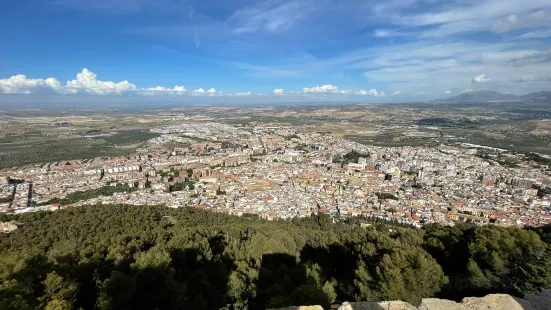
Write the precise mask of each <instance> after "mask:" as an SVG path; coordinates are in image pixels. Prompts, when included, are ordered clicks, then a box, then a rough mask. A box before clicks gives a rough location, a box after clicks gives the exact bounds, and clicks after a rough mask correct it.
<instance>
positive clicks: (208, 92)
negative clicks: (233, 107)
mask: <svg viewBox="0 0 551 310" xmlns="http://www.w3.org/2000/svg"><path fill="white" fill-rule="evenodd" d="M193 95H194V96H215V95H216V89H214V88H211V89H209V90H204V89H203V88H199V89H196V90H194V91H193Z"/></svg>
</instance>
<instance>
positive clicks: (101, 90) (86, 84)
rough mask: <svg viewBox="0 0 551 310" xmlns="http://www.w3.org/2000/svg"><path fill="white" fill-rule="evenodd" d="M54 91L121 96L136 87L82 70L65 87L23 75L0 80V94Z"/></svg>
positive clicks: (53, 80) (52, 81)
mask: <svg viewBox="0 0 551 310" xmlns="http://www.w3.org/2000/svg"><path fill="white" fill-rule="evenodd" d="M45 90H46V91H54V92H56V93H58V94H76V93H88V94H93V95H108V94H121V93H124V92H130V91H135V90H137V88H136V85H134V84H132V83H130V82H128V81H122V82H119V83H115V82H111V81H100V80H98V79H97V75H96V74H94V73H93V72H90V71H89V70H88V69H86V68H84V69H82V71H81V72H80V73H78V74H77V77H76V79H75V80H71V81H68V82H67V83H66V85H65V86H62V85H61V83H60V82H59V81H58V80H56V79H55V78H48V79H45V80H43V79H30V78H27V77H26V76H24V75H16V76H12V77H10V78H9V79H4V80H0V92H2V93H12V94H31V93H36V92H41V91H45Z"/></svg>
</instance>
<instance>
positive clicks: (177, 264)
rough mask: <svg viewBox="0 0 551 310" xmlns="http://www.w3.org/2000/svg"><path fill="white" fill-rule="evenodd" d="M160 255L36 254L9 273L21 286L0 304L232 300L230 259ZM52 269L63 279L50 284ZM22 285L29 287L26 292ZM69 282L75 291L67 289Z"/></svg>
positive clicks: (107, 305) (191, 253) (204, 304)
mask: <svg viewBox="0 0 551 310" xmlns="http://www.w3.org/2000/svg"><path fill="white" fill-rule="evenodd" d="M214 242H215V243H216V241H214ZM220 245H221V244H220V243H218V244H216V245H215V246H213V249H214V248H215V247H216V246H220ZM213 249H211V251H212V252H213V253H215V252H219V253H221V252H220V251H222V252H223V251H224V249H223V247H218V248H217V249H215V250H213ZM159 253H161V254H159V255H150V256H148V257H147V258H146V259H145V262H143V263H142V264H141V265H137V264H130V263H129V262H128V261H126V260H120V261H118V262H115V261H113V260H110V261H93V260H88V261H86V260H81V261H79V260H77V259H75V257H74V256H73V255H68V254H65V255H62V256H58V257H55V258H54V260H55V263H52V262H51V260H48V259H47V258H46V257H45V255H37V256H34V257H32V258H30V259H29V260H28V261H27V262H28V264H27V266H26V267H25V268H23V269H22V270H20V271H18V272H16V273H13V274H12V275H11V276H10V280H13V281H15V282H14V283H17V285H18V286H14V287H7V288H6V289H2V290H1V291H0V308H2V309H24V308H35V307H34V306H32V305H37V308H44V307H45V306H46V304H48V303H49V302H53V301H59V300H66V301H67V302H70V303H72V304H73V306H74V308H75V309H198V310H203V309H204V310H209V309H220V308H223V307H225V306H226V305H227V304H229V303H231V301H230V300H229V297H228V294H227V283H228V280H229V275H230V273H231V270H232V268H234V262H233V261H232V260H230V259H228V258H227V257H224V256H222V255H220V254H214V255H213V257H212V259H210V260H208V259H206V258H204V257H203V256H202V255H201V254H200V251H199V250H198V249H195V248H190V249H175V250H173V251H171V252H170V253H166V252H161V251H159ZM50 259H51V258H50ZM53 273H55V274H56V275H58V276H59V281H58V282H55V283H53V285H54V286H53V287H49V288H46V287H45V285H43V283H44V281H45V279H46V277H47V275H48V274H53ZM21 286H24V287H27V288H29V289H30V290H27V291H26V294H25V295H23V296H22V295H20V292H21ZM71 286H73V287H74V288H76V289H74V290H72V291H69V290H68V288H70V287H71ZM18 294H19V295H18ZM14 296H17V299H18V300H15V299H14Z"/></svg>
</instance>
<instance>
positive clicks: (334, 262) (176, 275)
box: [0, 205, 551, 310]
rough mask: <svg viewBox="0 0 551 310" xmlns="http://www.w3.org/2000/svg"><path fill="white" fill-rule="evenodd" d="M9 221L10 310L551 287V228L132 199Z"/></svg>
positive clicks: (321, 300)
mask: <svg viewBox="0 0 551 310" xmlns="http://www.w3.org/2000/svg"><path fill="white" fill-rule="evenodd" d="M10 219H13V220H16V221H17V222H18V223H19V224H20V228H19V229H17V230H15V231H13V232H12V233H10V234H4V235H1V236H0V309H35V308H46V309H80V308H82V309H175V308H176V309H179V308H183V309H228V310H229V309H266V308H270V307H285V306H291V305H303V304H320V305H322V306H324V307H328V306H329V305H330V304H331V303H333V302H341V301H345V300H348V301H352V300H362V301H378V300H396V299H400V300H404V301H407V302H410V303H413V304H416V303H419V302H420V300H421V298H425V297H432V296H437V297H441V298H451V299H461V298H462V297H465V296H479V295H484V294H487V293H490V292H492V293H493V292H503V293H511V294H514V295H522V294H523V293H532V292H535V291H538V290H541V289H543V288H546V287H550V285H551V278H550V277H551V268H550V267H551V255H550V248H549V244H548V243H546V242H545V241H542V239H541V238H540V235H543V234H545V233H546V232H548V231H549V230H548V229H547V230H545V229H541V230H525V229H518V228H501V227H493V226H486V227H474V226H468V225H458V226H456V227H443V226H439V225H428V226H426V227H425V228H424V229H414V228H403V227H395V226H389V225H390V224H385V223H379V224H378V225H374V226H372V227H368V228H362V227H359V226H357V225H353V224H350V222H346V223H343V222H340V223H336V224H333V223H332V222H331V220H330V219H329V217H328V216H327V215H324V214H320V215H319V216H312V217H310V218H302V219H295V220H293V221H283V220H278V221H266V220H262V219H259V218H258V217H255V216H243V217H236V216H229V215H225V214H220V213H212V212H207V211H202V210H197V209H193V208H180V209H171V208H167V207H163V206H146V207H137V206H122V205H103V206H102V205H98V206H87V207H74V208H68V209H65V210H60V211H55V212H37V213H27V214H23V215H18V216H15V217H12V218H10ZM545 236H548V235H545ZM546 240H549V239H548V238H547V239H546Z"/></svg>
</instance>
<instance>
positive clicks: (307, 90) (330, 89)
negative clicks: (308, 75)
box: [302, 84, 339, 94]
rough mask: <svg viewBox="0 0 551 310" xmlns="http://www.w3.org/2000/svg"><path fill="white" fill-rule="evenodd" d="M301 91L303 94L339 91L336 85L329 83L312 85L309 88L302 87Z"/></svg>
mask: <svg viewBox="0 0 551 310" xmlns="http://www.w3.org/2000/svg"><path fill="white" fill-rule="evenodd" d="M302 92H303V93H305V94H335V93H337V92H339V90H338V88H337V86H333V85H330V84H327V85H323V86H314V87H310V88H307V87H305V88H303V89H302Z"/></svg>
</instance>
